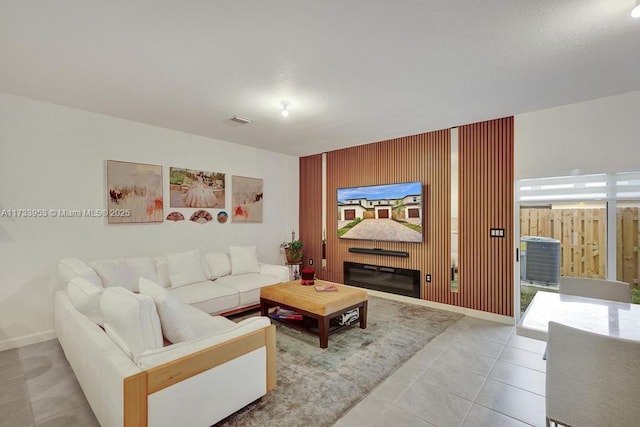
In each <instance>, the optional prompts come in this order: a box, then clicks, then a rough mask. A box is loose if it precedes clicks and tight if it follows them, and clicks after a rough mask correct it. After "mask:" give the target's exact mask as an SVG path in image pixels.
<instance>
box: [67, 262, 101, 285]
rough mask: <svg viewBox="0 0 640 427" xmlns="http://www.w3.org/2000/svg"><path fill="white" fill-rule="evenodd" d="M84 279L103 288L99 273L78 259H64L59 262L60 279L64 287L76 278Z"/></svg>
mask: <svg viewBox="0 0 640 427" xmlns="http://www.w3.org/2000/svg"><path fill="white" fill-rule="evenodd" d="M78 276H80V277H84V278H85V279H87V280H88V281H90V282H91V283H94V284H96V285H98V286H102V280H100V277H99V276H98V273H96V271H95V270H94V269H93V268H91V267H90V266H89V265H87V264H86V263H85V262H83V261H82V260H80V259H78V258H64V259H61V260H60V261H59V262H58V278H59V280H60V282H61V283H62V284H63V285H66V284H67V283H69V280H71V279H73V278H75V277H78Z"/></svg>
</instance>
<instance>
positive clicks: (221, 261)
mask: <svg viewBox="0 0 640 427" xmlns="http://www.w3.org/2000/svg"><path fill="white" fill-rule="evenodd" d="M205 258H206V260H207V264H209V271H210V272H211V276H209V278H210V279H211V280H215V279H217V278H218V277H224V276H228V275H230V274H231V260H230V259H229V254H227V253H225V252H210V253H208V254H205Z"/></svg>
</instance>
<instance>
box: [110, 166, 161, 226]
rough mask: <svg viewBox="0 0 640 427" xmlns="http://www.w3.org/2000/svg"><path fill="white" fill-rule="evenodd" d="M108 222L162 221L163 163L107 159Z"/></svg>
mask: <svg viewBox="0 0 640 427" xmlns="http://www.w3.org/2000/svg"><path fill="white" fill-rule="evenodd" d="M107 213H108V215H107V222H108V223H109V224H121V223H140V222H162V221H163V219H164V218H163V217H164V215H163V199H162V166H160V165H147V164H144V163H131V162H121V161H117V160H107Z"/></svg>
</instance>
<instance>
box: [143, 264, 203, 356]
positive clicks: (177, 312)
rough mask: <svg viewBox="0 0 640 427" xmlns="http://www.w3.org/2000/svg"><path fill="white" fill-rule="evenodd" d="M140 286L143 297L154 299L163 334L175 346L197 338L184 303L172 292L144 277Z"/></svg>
mask: <svg viewBox="0 0 640 427" xmlns="http://www.w3.org/2000/svg"><path fill="white" fill-rule="evenodd" d="M138 285H139V287H140V293H141V294H142V295H149V296H150V297H151V298H153V302H154V303H155V304H156V310H158V315H159V317H160V325H161V326H162V334H163V335H164V336H165V337H166V338H167V339H168V340H169V341H171V342H172V343H174V344H175V343H178V342H183V341H189V340H191V339H193V338H195V333H194V331H193V329H192V328H191V325H190V324H189V319H188V316H187V313H186V311H185V304H184V303H183V302H180V301H178V299H176V297H174V296H173V295H171V292H169V291H168V290H166V289H165V288H163V287H162V286H160V285H158V284H157V283H154V282H152V281H151V280H147V279H145V278H144V277H141V278H140V279H139V284H138Z"/></svg>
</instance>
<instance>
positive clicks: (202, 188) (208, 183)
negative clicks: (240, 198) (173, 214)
mask: <svg viewBox="0 0 640 427" xmlns="http://www.w3.org/2000/svg"><path fill="white" fill-rule="evenodd" d="M224 187H225V174H223V173H220V172H207V171H201V170H193V169H183V168H174V167H171V168H169V192H170V202H169V205H170V206H171V207H172V208H219V209H224V202H225V189H224Z"/></svg>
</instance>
